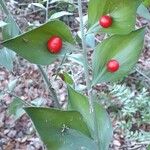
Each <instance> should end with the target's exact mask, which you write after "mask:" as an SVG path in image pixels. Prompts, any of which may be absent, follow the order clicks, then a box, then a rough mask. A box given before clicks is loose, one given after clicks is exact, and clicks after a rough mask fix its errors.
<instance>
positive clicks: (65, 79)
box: [59, 72, 74, 85]
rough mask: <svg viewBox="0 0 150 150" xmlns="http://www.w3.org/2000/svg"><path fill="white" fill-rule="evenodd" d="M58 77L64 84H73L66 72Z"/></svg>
mask: <svg viewBox="0 0 150 150" xmlns="http://www.w3.org/2000/svg"><path fill="white" fill-rule="evenodd" d="M59 76H60V78H61V79H62V80H63V81H64V82H65V83H68V84H70V85H72V84H74V81H73V79H72V77H71V76H70V74H68V73H67V72H63V73H59Z"/></svg>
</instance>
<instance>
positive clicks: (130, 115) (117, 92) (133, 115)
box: [109, 84, 150, 143]
mask: <svg viewBox="0 0 150 150" xmlns="http://www.w3.org/2000/svg"><path fill="white" fill-rule="evenodd" d="M109 91H110V94H111V96H112V97H114V98H116V99H117V102H118V101H119V102H120V103H121V110H120V111H121V112H120V114H121V116H120V117H121V118H120V119H121V122H120V127H121V128H123V129H124V131H125V134H126V135H125V136H126V137H127V138H129V139H134V140H138V141H150V132H145V131H143V130H142V129H141V130H137V129H139V127H140V126H141V125H142V124H149V123H150V95H149V92H148V90H147V89H145V88H142V89H141V91H137V90H134V91H133V90H131V89H130V88H129V87H127V86H126V85H125V84H124V85H117V84H114V85H111V86H109ZM125 120H126V121H125ZM134 125H136V127H137V129H136V127H135V128H134ZM132 128H134V129H133V130H132ZM149 143H150V142H149Z"/></svg>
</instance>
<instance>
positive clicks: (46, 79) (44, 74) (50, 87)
mask: <svg viewBox="0 0 150 150" xmlns="http://www.w3.org/2000/svg"><path fill="white" fill-rule="evenodd" d="M47 2H49V1H48V0H47ZM0 5H1V6H2V8H3V10H4V12H5V13H6V14H7V16H9V17H11V19H12V20H14V22H15V19H14V17H13V16H12V14H11V13H10V11H9V10H8V9H7V6H6V4H5V2H4V1H3V0H1V1H0ZM16 28H17V29H18V31H19V32H20V34H22V31H21V29H20V28H19V26H18V25H17V24H16ZM37 67H38V68H39V70H40V72H41V74H42V76H43V78H44V80H45V83H46V84H47V86H48V89H49V91H50V93H51V96H52V98H53V100H54V101H55V103H56V106H57V108H61V106H60V104H59V101H58V98H57V94H56V92H55V90H54V89H53V88H52V85H51V83H50V81H49V80H48V78H47V76H46V73H45V71H44V70H43V68H42V66H40V65H37Z"/></svg>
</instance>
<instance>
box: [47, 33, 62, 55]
mask: <svg viewBox="0 0 150 150" xmlns="http://www.w3.org/2000/svg"><path fill="white" fill-rule="evenodd" d="M62 43H63V42H62V39H61V38H60V37H58V36H52V37H51V38H50V39H49V40H48V42H47V48H48V50H49V51H50V52H51V53H59V52H60V50H61V49H62Z"/></svg>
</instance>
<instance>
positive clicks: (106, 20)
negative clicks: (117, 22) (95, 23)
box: [99, 15, 112, 28]
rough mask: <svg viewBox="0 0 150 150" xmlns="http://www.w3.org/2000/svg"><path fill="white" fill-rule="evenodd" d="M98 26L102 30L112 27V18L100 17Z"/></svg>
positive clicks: (107, 16)
mask: <svg viewBox="0 0 150 150" xmlns="http://www.w3.org/2000/svg"><path fill="white" fill-rule="evenodd" d="M99 25H101V26H102V27H103V28H109V27H110V26H111V25H112V17H111V16H109V15H106V16H102V17H101V18H100V19H99Z"/></svg>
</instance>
